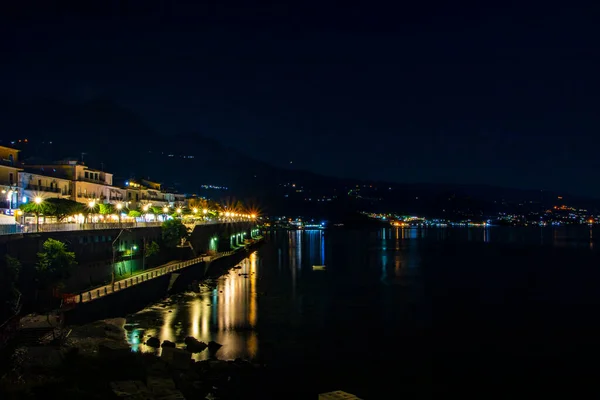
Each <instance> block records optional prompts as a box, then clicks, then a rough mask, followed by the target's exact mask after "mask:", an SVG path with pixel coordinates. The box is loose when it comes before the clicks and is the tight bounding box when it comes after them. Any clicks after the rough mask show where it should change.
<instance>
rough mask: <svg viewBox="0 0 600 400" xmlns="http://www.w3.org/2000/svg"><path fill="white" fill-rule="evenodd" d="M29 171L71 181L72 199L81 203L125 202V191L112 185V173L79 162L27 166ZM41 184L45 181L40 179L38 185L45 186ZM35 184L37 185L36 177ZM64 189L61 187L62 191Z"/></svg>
mask: <svg viewBox="0 0 600 400" xmlns="http://www.w3.org/2000/svg"><path fill="white" fill-rule="evenodd" d="M27 170H28V171H32V172H35V174H37V175H40V176H46V177H49V178H50V177H51V178H61V179H62V180H63V181H65V180H66V181H69V182H70V186H69V188H70V198H71V200H75V201H77V202H80V203H88V202H90V201H92V200H94V201H96V202H101V203H118V202H122V201H124V200H125V191H124V190H123V189H120V188H118V187H114V186H113V185H112V184H113V175H112V174H111V173H108V172H104V171H100V170H96V169H92V168H89V167H88V166H86V165H83V164H82V163H79V162H77V161H64V162H61V163H57V164H46V165H31V166H27ZM29 182H31V181H29ZM40 182H41V183H43V182H44V180H43V179H40V178H38V183H37V185H38V186H43V185H41V184H40ZM57 182H58V181H57ZM33 184H34V185H35V184H36V183H35V177H34V183H33ZM63 187H64V186H61V189H62V188H63ZM52 188H54V186H52ZM61 193H62V191H61Z"/></svg>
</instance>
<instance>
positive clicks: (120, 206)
mask: <svg viewBox="0 0 600 400" xmlns="http://www.w3.org/2000/svg"><path fill="white" fill-rule="evenodd" d="M121 209H123V204H121V203H117V210H119V226H121Z"/></svg>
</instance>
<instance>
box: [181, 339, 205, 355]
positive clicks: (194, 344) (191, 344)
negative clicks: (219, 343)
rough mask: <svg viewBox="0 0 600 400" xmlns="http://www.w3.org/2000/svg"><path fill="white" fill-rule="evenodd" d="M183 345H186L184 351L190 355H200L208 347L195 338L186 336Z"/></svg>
mask: <svg viewBox="0 0 600 400" xmlns="http://www.w3.org/2000/svg"><path fill="white" fill-rule="evenodd" d="M184 343H185V345H186V350H187V351H189V352H191V353H200V352H202V351H204V349H206V348H207V347H208V345H207V344H206V343H204V342H202V341H200V340H198V339H196V338H195V337H192V336H188V337H186V338H185V340H184Z"/></svg>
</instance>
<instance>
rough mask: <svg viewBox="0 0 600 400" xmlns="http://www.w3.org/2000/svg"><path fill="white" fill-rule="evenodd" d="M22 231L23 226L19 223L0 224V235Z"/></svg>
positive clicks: (23, 229)
mask: <svg viewBox="0 0 600 400" xmlns="http://www.w3.org/2000/svg"><path fill="white" fill-rule="evenodd" d="M24 232H25V227H24V226H21V225H0V235H16V234H18V233H24Z"/></svg>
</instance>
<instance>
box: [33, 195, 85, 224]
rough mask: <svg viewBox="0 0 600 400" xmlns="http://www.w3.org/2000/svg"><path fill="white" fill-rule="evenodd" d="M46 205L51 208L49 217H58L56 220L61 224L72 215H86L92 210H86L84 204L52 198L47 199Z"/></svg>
mask: <svg viewBox="0 0 600 400" xmlns="http://www.w3.org/2000/svg"><path fill="white" fill-rule="evenodd" d="M44 203H46V205H48V206H50V210H49V212H48V213H47V215H49V216H52V217H56V219H57V220H58V221H59V222H60V221H63V220H64V219H65V218H67V217H70V216H72V215H77V214H85V213H89V212H90V210H89V209H88V208H86V206H85V205H84V204H81V203H78V202H76V201H73V200H67V199H57V198H50V199H46V200H45V201H44ZM44 203H42V204H44Z"/></svg>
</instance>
